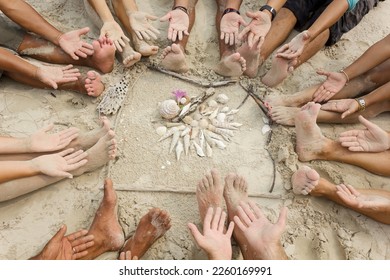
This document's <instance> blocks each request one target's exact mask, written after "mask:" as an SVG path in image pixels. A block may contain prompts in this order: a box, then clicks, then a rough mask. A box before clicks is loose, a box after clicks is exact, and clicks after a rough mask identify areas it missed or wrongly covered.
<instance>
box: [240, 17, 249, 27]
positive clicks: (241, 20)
mask: <svg viewBox="0 0 390 280" xmlns="http://www.w3.org/2000/svg"><path fill="white" fill-rule="evenodd" d="M238 23H239V24H241V25H243V26H248V23H247V22H246V21H245V20H244V19H243V18H242V17H240V19H239V20H238Z"/></svg>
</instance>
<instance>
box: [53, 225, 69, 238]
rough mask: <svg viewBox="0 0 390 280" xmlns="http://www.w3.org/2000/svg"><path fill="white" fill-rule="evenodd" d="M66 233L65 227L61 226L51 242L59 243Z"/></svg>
mask: <svg viewBox="0 0 390 280" xmlns="http://www.w3.org/2000/svg"><path fill="white" fill-rule="evenodd" d="M65 233H66V225H62V226H61V227H60V229H59V230H58V231H57V233H56V234H55V235H54V236H53V238H52V240H53V241H61V239H62V238H64V236H65Z"/></svg>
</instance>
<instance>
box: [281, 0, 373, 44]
mask: <svg viewBox="0 0 390 280" xmlns="http://www.w3.org/2000/svg"><path fill="white" fill-rule="evenodd" d="M332 1H333V0H287V2H286V3H285V4H284V6H283V7H284V8H286V9H288V10H290V11H291V12H292V13H293V14H294V16H295V17H296V19H297V23H296V25H295V26H294V28H295V29H296V30H297V31H299V32H301V31H303V30H307V29H309V27H310V26H312V25H313V23H314V22H315V21H316V20H317V19H318V18H319V17H320V15H321V14H322V12H323V11H324V10H325V9H326V8H327V7H328V5H329V4H330V3H332ZM378 2H379V0H360V1H359V2H358V3H357V4H356V7H355V8H354V9H353V10H352V11H349V12H346V13H345V14H344V15H343V16H342V17H341V18H340V19H339V20H338V21H337V22H336V23H335V24H334V25H332V26H331V27H330V35H329V39H328V41H327V42H326V45H327V46H331V45H333V44H335V43H336V42H337V41H338V40H340V38H341V36H342V35H343V34H344V33H347V32H348V31H349V30H351V29H352V28H354V27H355V26H356V25H358V24H359V22H360V21H361V20H362V18H363V17H364V16H365V15H366V14H367V13H368V12H369V11H370V10H371V9H372V8H373V7H375V6H376V5H377V3H378Z"/></svg>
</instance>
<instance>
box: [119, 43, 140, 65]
mask: <svg viewBox="0 0 390 280" xmlns="http://www.w3.org/2000/svg"><path fill="white" fill-rule="evenodd" d="M119 56H120V57H121V58H122V63H123V65H124V66H125V67H130V66H133V65H134V64H136V63H137V62H138V61H139V60H140V59H141V54H140V53H139V52H136V51H135V50H134V49H133V48H132V47H131V46H130V45H129V43H128V42H126V46H125V47H124V48H123V52H121V53H119Z"/></svg>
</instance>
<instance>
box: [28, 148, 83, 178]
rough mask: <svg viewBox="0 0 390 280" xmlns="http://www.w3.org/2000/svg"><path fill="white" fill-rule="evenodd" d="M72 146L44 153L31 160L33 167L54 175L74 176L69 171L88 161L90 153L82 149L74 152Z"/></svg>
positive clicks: (43, 172)
mask: <svg viewBox="0 0 390 280" xmlns="http://www.w3.org/2000/svg"><path fill="white" fill-rule="evenodd" d="M73 151H74V149H73V148H70V149H67V150H65V151H62V152H60V153H56V154H50V155H43V156H39V157H36V158H34V159H32V160H31V163H32V165H33V167H35V168H36V169H37V170H39V171H40V172H41V173H42V174H45V175H48V176H52V177H67V178H73V175H72V174H71V173H69V171H74V170H76V169H78V168H80V167H81V166H83V165H85V164H86V163H87V159H85V158H86V157H87V156H88V154H87V153H86V152H84V151H82V150H78V151H77V152H73Z"/></svg>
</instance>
